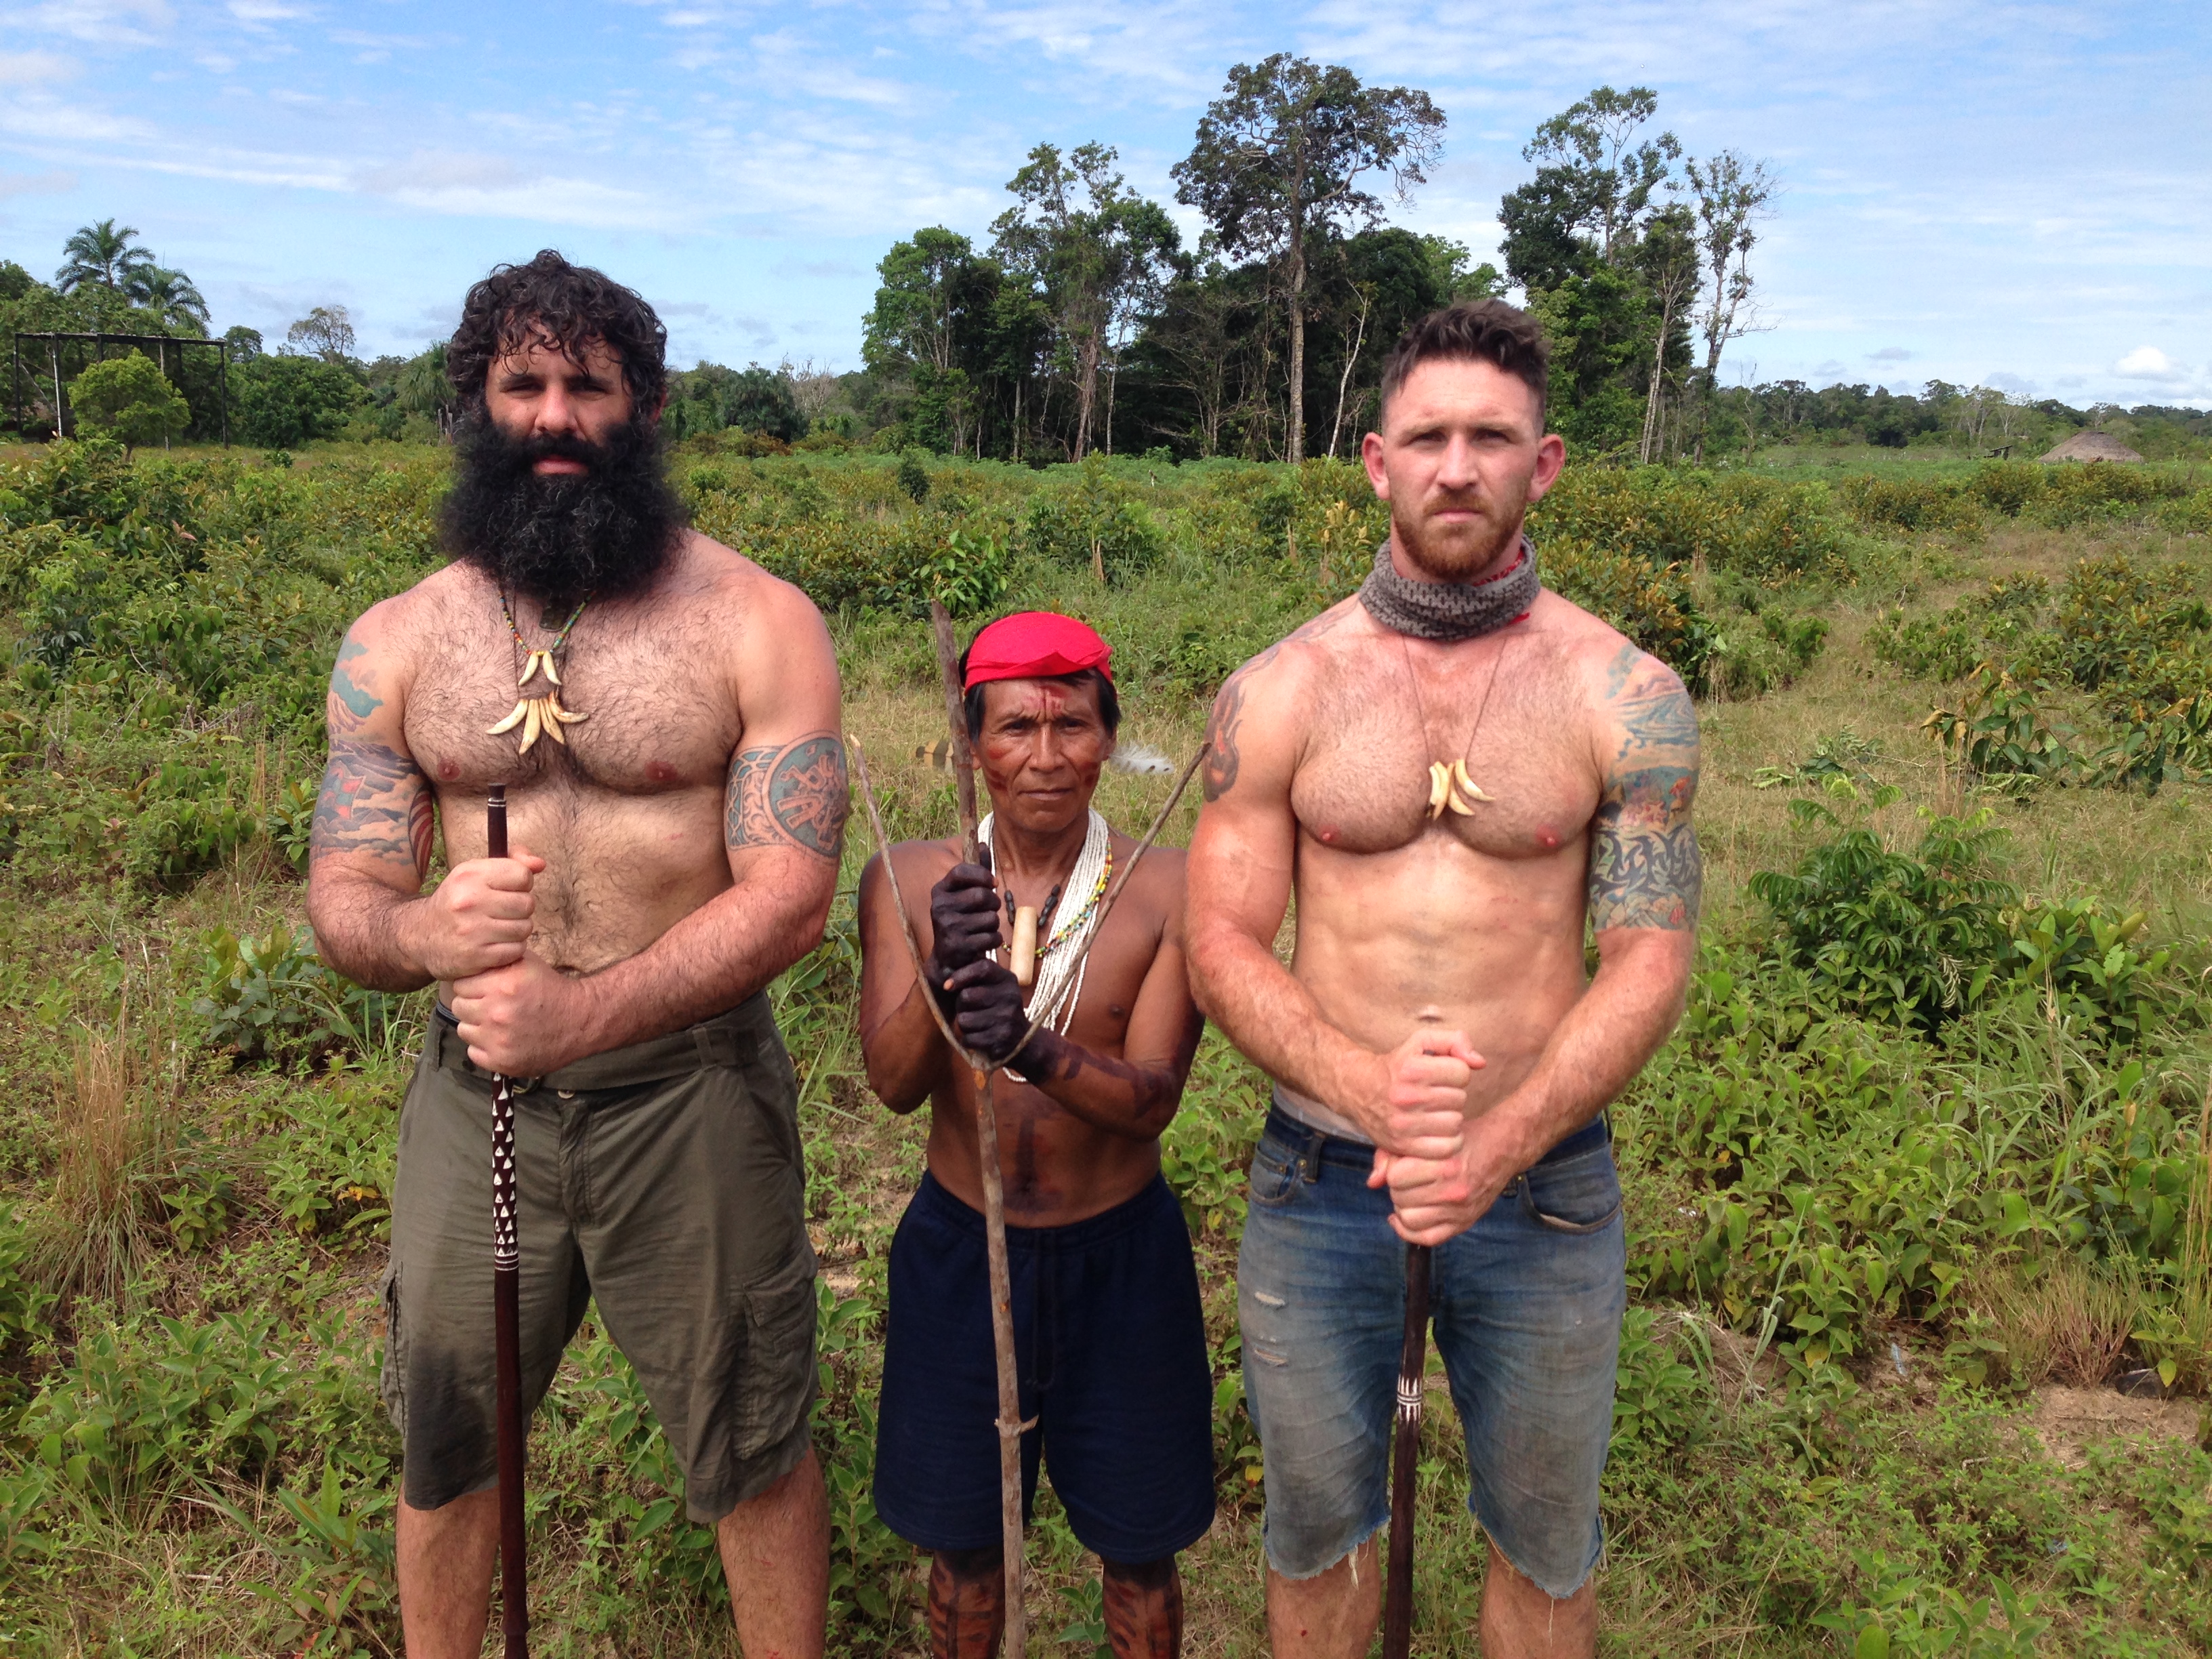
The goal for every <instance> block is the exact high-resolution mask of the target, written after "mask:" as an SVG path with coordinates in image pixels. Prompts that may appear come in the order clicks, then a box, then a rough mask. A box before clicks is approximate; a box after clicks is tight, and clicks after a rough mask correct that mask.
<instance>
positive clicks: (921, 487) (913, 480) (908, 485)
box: [898, 449, 929, 507]
mask: <svg viewBox="0 0 2212 1659" xmlns="http://www.w3.org/2000/svg"><path fill="white" fill-rule="evenodd" d="M898 487H899V488H900V489H902V490H904V491H905V492H906V496H907V499H908V501H912V502H913V503H914V504H915V506H916V507H920V506H921V504H922V503H923V502H924V501H927V500H928V499H929V469H928V467H927V466H925V465H923V464H922V459H921V451H920V450H918V449H909V450H908V451H906V452H905V453H902V455H900V457H899V464H898Z"/></svg>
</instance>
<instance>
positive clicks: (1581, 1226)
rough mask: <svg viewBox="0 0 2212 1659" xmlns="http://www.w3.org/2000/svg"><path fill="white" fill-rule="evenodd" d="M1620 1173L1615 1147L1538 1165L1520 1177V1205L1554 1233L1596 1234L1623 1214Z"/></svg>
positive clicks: (1531, 1216)
mask: <svg viewBox="0 0 2212 1659" xmlns="http://www.w3.org/2000/svg"><path fill="white" fill-rule="evenodd" d="M1620 1202H1621V1200H1620V1174H1619V1173H1618V1172H1617V1171H1616V1170H1614V1168H1613V1149H1612V1148H1611V1147H1609V1146H1608V1147H1607V1148H1605V1149H1604V1150H1602V1151H1599V1152H1585V1153H1584V1154H1583V1156H1581V1157H1580V1158H1567V1159H1565V1160H1564V1161H1562V1162H1560V1163H1558V1164H1538V1165H1537V1166H1536V1167H1535V1168H1534V1169H1533V1170H1529V1171H1528V1173H1527V1174H1526V1175H1524V1176H1522V1177H1521V1206H1522V1209H1523V1210H1525V1211H1526V1212H1528V1215H1529V1216H1530V1218H1533V1219H1534V1220H1535V1221H1536V1222H1537V1223H1538V1224H1540V1225H1542V1226H1545V1227H1548V1228H1549V1229H1551V1231H1553V1232H1555V1233H1595V1232H1600V1231H1603V1230H1604V1229H1605V1228H1606V1227H1607V1226H1609V1225H1612V1222H1613V1218H1614V1217H1615V1216H1617V1215H1619V1214H1620Z"/></svg>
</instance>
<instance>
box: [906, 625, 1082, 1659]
mask: <svg viewBox="0 0 2212 1659" xmlns="http://www.w3.org/2000/svg"><path fill="white" fill-rule="evenodd" d="M929 623H930V628H931V629H932V631H933V633H934V634H935V635H936V638H937V670H938V676H939V678H940V679H941V680H942V681H943V682H944V685H945V724H946V726H948V727H949V728H950V735H951V738H952V783H953V788H954V791H955V793H957V796H958V798H959V801H960V845H961V853H962V856H963V858H964V859H965V860H966V861H967V862H968V863H969V864H974V863H975V862H977V860H978V855H979V852H980V848H979V844H978V841H977V837H976V828H975V826H976V819H975V752H974V750H971V749H970V748H969V744H968V713H967V708H966V703H967V697H966V693H965V690H964V688H963V687H962V685H961V684H960V646H959V642H958V641H957V640H956V639H955V638H954V637H953V634H952V618H951V616H949V615H948V614H947V613H946V611H945V607H944V606H943V605H940V604H939V603H938V602H937V601H936V600H935V599H932V600H931V601H930V602H929ZM871 821H872V819H871ZM890 867H891V849H890V845H889V843H885V845H884V872H885V873H889V872H890ZM892 900H893V902H897V901H898V895H897V890H896V888H894V889H893V890H892ZM899 914H900V915H902V916H903V915H906V907H905V905H904V904H902V903H901V904H899ZM1093 937H1096V935H1093ZM916 967H917V976H919V974H920V971H921V969H920V963H919V957H918V956H917V961H916ZM922 989H923V990H924V991H925V992H927V994H928V998H927V1000H928V1002H929V1005H930V1006H932V1007H936V1006H937V995H936V987H934V986H931V985H927V984H925V985H924V986H923V987H922ZM940 1012H942V1011H940ZM952 1049H953V1052H954V1053H955V1054H959V1055H960V1056H961V1057H962V1058H963V1059H964V1060H966V1061H967V1062H968V1077H969V1083H970V1084H971V1085H973V1086H974V1089H975V1139H976V1150H977V1152H978V1153H979V1158H978V1161H979V1163H980V1164H981V1168H982V1176H983V1249H984V1254H985V1255H986V1257H987V1259H988V1261H989V1264H990V1274H991V1346H992V1348H993V1350H994V1352H995V1353H996V1355H997V1358H998V1364H999V1527H1000V1547H1001V1549H1002V1550H1003V1551H1004V1553H1005V1555H1006V1654H1007V1656H1008V1659H1023V1653H1024V1647H1025V1644H1026V1643H1027V1640H1028V1636H1029V1609H1028V1607H1027V1605H1026V1603H1025V1602H1024V1599H1023V1588H1024V1582H1025V1579H1026V1577H1027V1575H1026V1574H1025V1573H1024V1571H1023V1565H1024V1564H1023V1559H1022V1431H1023V1429H1024V1426H1025V1425H1024V1423H1023V1422H1022V1388H1021V1374H1020V1372H1019V1370H1018V1369H1017V1366H1016V1362H1015V1358H1014V1286H1013V1274H1012V1270H1011V1269H1010V1268H1009V1267H1008V1266H1007V1263H1006V1183H1005V1182H1004V1181H1003V1180H1002V1179H1001V1177H1000V1173H999V1115H998V1112H997V1110H996V1109H995V1108H994V1106H993V1104H992V1101H991V1078H992V1074H993V1070H994V1068H993V1066H992V1065H991V1063H990V1061H989V1060H987V1059H986V1058H985V1057H984V1056H983V1055H981V1054H974V1053H971V1052H969V1050H968V1049H967V1048H965V1047H964V1046H963V1044H962V1043H961V1042H960V1041H959V1040H958V1039H957V1037H956V1038H954V1039H953V1043H952Z"/></svg>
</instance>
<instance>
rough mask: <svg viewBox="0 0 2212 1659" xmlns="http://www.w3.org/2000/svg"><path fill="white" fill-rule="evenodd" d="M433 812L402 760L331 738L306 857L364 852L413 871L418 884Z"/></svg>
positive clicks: (424, 788)
mask: <svg viewBox="0 0 2212 1659" xmlns="http://www.w3.org/2000/svg"><path fill="white" fill-rule="evenodd" d="M435 829H436V813H435V807H434V805H433V803H432V801H431V798H430V787H429V781H428V779H426V778H425V777H423V775H422V769H420V768H419V767H417V766H416V764H415V763H414V762H413V761H411V760H410V759H409V758H408V757H406V756H404V755H402V754H400V753H398V751H397V750H393V749H392V748H391V747H389V746H388V745H386V744H380V743H376V742H373V741H369V740H366V739H363V738H349V737H341V736H339V735H337V734H336V733H335V732H333V734H332V736H331V758H330V763H329V764H328V765H327V766H325V768H324V769H323V787H322V793H321V794H320V795H319V796H318V797H317V799H316V801H315V817H314V823H313V827H312V831H311V834H310V837H309V848H310V857H311V858H313V859H324V858H327V857H329V856H330V855H331V854H334V853H364V854H368V856H370V857H371V858H377V859H384V860H389V861H391V862H392V863H395V864H397V863H401V862H404V863H407V864H410V865H411V866H414V870H415V874H416V878H417V879H418V880H419V879H420V878H422V875H423V874H424V873H425V872H428V869H429V867H430V842H431V836H432V835H433V834H434V833H435Z"/></svg>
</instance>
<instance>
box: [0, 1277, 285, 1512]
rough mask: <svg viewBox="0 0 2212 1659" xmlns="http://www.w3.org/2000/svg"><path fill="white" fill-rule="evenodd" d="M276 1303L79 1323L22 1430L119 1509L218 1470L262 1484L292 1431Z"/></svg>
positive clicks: (77, 1484)
mask: <svg viewBox="0 0 2212 1659" xmlns="http://www.w3.org/2000/svg"><path fill="white" fill-rule="evenodd" d="M276 1329H277V1326H276V1320H275V1319H274V1318H273V1317H272V1316H270V1315H268V1314H262V1313H256V1314H225V1315H223V1316H221V1317H219V1318H217V1319H216V1320H214V1321H213V1322H210V1323H207V1324H203V1325H192V1324H188V1323H187V1322H185V1321H183V1320H179V1319H170V1318H167V1317H158V1316H148V1317H142V1318H137V1319H133V1320H131V1321H129V1322H125V1323H123V1324H108V1325H104V1326H100V1327H96V1328H93V1329H91V1330H88V1331H85V1332H83V1333H81V1334H80V1335H79V1339H78V1342H77V1346H76V1354H75V1357H74V1358H72V1360H71V1361H70V1364H68V1365H66V1366H65V1367H64V1368H62V1369H61V1370H58V1371H57V1372H56V1373H55V1374H54V1376H52V1379H51V1380H50V1381H49V1382H48V1383H46V1386H45V1387H44V1388H43V1389H40V1393H39V1395H38V1398H37V1399H36V1400H34V1401H33V1402H32V1404H31V1406H30V1407H29V1409H28V1410H27V1412H26V1413H24V1416H23V1420H22V1424H21V1435H22V1437H23V1439H24V1440H25V1441H26V1442H27V1443H28V1444H29V1445H30V1446H31V1447H32V1448H33V1455H35V1456H36V1457H37V1459H38V1461H39V1462H40V1463H41V1464H43V1465H44V1466H45V1467H46V1468H48V1469H51V1470H52V1471H53V1472H54V1473H55V1474H58V1475H59V1476H60V1478H61V1480H62V1481H63V1483H64V1485H66V1486H69V1487H70V1488H71V1489H73V1490H75V1491H76V1492H82V1493H83V1494H84V1495H85V1496H87V1497H88V1498H91V1499H93V1500H94V1501H96V1502H98V1503H100V1504H104V1505H106V1506H107V1507H110V1508H120V1507H122V1506H123V1505H125V1504H130V1503H131V1502H133V1501H134V1500H136V1499H137V1498H143V1497H144V1496H147V1495H149V1493H150V1492H154V1491H155V1490H158V1489H159V1488H161V1487H163V1486H168V1485H171V1484H173V1483H176V1482H180V1481H191V1480H207V1479H209V1478H210V1477H216V1478H228V1479H230V1480H241V1481H244V1482H246V1484H248V1485H258V1484H259V1483H260V1481H261V1480H262V1478H263V1477H264V1475H265V1474H267V1473H268V1471H269V1470H270V1468H271V1467H272V1466H273V1465H274V1464H275V1462H276V1459H277V1457H278V1455H279V1453H280V1450H281V1448H282V1445H283V1440H284V1437H285V1436H286V1435H287V1434H288V1432H289V1430H290V1427H291V1424H290V1422H289V1419H290V1418H291V1415H292V1413H291V1410H290V1407H291V1405H292V1403H293V1395H295V1388H294V1386H293V1382H294V1373H293V1366H292V1362H291V1359H290V1357H289V1355H288V1354H287V1353H286V1352H284V1351H283V1345H281V1344H279V1343H278V1342H277V1341H276V1340H275V1338H276Z"/></svg>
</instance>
